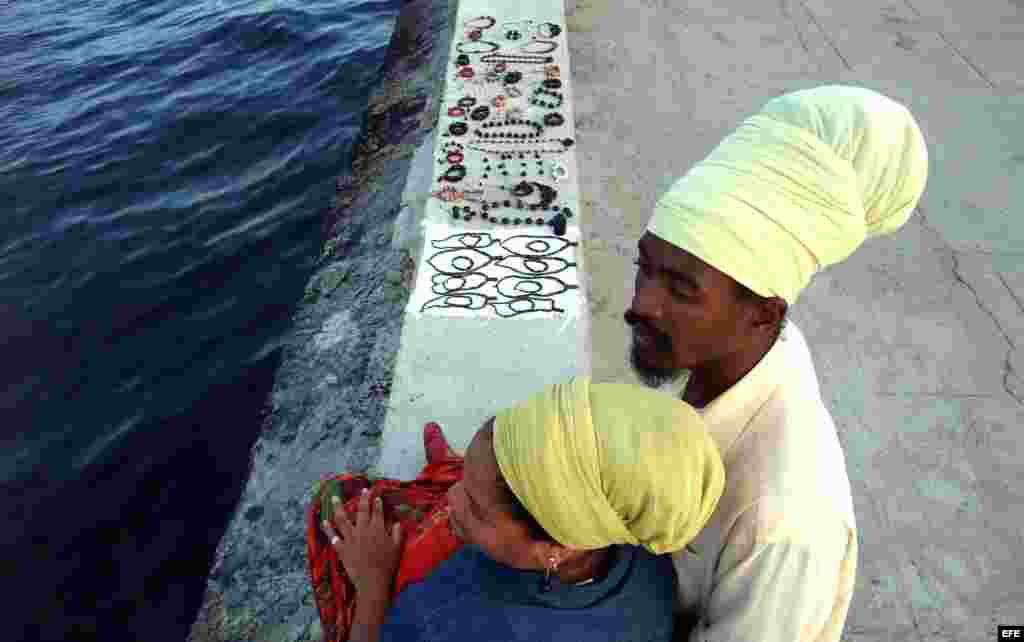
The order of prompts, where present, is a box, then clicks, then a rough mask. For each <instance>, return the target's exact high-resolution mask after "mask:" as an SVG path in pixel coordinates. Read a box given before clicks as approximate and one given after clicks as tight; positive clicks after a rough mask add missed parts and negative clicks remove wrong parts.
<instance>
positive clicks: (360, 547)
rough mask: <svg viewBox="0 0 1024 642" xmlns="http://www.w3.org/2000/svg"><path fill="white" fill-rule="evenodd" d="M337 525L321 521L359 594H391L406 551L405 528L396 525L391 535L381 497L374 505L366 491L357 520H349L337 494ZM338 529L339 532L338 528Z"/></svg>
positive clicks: (335, 516) (335, 519)
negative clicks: (404, 543) (385, 523)
mask: <svg viewBox="0 0 1024 642" xmlns="http://www.w3.org/2000/svg"><path fill="white" fill-rule="evenodd" d="M332 501H333V503H334V519H333V522H334V524H333V525H332V524H331V523H330V522H328V521H327V520H324V521H323V523H322V524H321V526H322V528H323V530H324V533H325V534H326V535H327V538H328V539H329V540H330V541H331V546H333V547H334V550H335V551H336V552H337V553H338V557H339V558H341V563H342V564H343V565H344V567H345V572H346V573H348V577H349V579H351V580H352V584H353V585H354V586H355V588H356V592H358V593H368V592H371V591H373V592H377V593H384V594H385V595H390V593H391V583H392V582H393V581H394V578H395V572H396V571H397V570H398V562H399V560H400V558H401V553H402V530H401V527H400V525H399V524H397V523H396V524H395V525H394V528H392V529H391V534H390V535H389V534H388V529H387V526H385V525H384V508H383V505H382V504H381V500H380V498H379V497H378V498H377V500H376V501H374V502H373V505H371V504H370V494H369V493H368V492H366V491H363V495H362V497H360V498H359V510H358V513H357V515H356V523H355V524H353V523H352V522H350V521H349V519H348V516H347V515H345V511H344V509H343V508H342V504H341V501H340V500H339V499H338V498H337V497H333V498H332ZM335 526H336V527H337V529H338V532H335V530H334V527H335Z"/></svg>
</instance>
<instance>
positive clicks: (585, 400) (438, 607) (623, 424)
mask: <svg viewBox="0 0 1024 642" xmlns="http://www.w3.org/2000/svg"><path fill="white" fill-rule="evenodd" d="M427 437H428V439H426V441H428V442H429V443H427V451H428V465H427V468H426V469H425V471H424V472H425V474H421V476H420V477H419V478H417V480H416V482H411V484H415V483H417V482H419V483H421V486H420V487H411V486H410V487H409V488H410V489H412V490H417V491H418V492H419V491H421V492H424V493H425V492H427V491H426V489H425V487H424V486H423V484H427V483H436V484H437V485H438V486H440V485H444V481H436V480H432V479H431V478H430V475H429V474H427V473H429V472H430V471H431V470H433V471H435V472H436V471H437V470H438V468H437V467H438V466H442V465H448V466H452V468H451V469H448V473H449V474H451V478H457V479H455V481H453V482H449V483H448V490H447V493H446V494H445V495H444V496H441V495H440V494H437V495H436V498H437V500H436V501H437V503H436V505H435V506H433V507H432V512H431V515H432V517H429V518H424V517H423V516H421V517H420V518H419V519H413V520H411V521H412V522H414V524H412V525H410V524H409V521H410V520H406V521H404V522H403V521H399V522H398V523H397V524H395V526H394V527H393V528H390V529H389V528H388V526H387V522H388V521H389V517H388V513H389V512H390V513H392V516H391V517H390V519H391V520H395V519H396V516H397V514H398V513H399V512H401V511H399V509H398V506H400V505H401V504H400V503H399V504H396V503H395V502H396V501H400V500H395V499H394V495H392V498H393V499H392V501H391V502H390V503H391V507H390V510H389V508H388V502H380V501H379V500H378V499H376V498H373V499H372V501H371V498H372V497H373V496H374V494H375V493H376V492H377V490H383V491H388V490H394V489H395V488H396V486H395V485H396V484H398V483H397V482H390V481H382V482H377V483H376V485H375V486H374V487H373V488H374V489H376V490H370V491H369V492H365V493H363V494H362V495H361V496H360V497H359V498H352V499H349V500H348V501H344V502H343V501H339V502H338V503H336V504H334V505H335V509H334V511H333V515H332V520H321V523H320V529H321V530H320V532H319V533H318V534H317V539H316V541H313V538H312V537H311V538H310V547H309V553H310V555H311V563H312V565H313V566H316V563H314V560H317V559H322V558H320V557H317V556H318V555H320V553H321V552H322V551H323V550H328V551H331V552H333V553H335V554H336V556H337V557H338V558H340V562H341V564H340V566H341V567H342V568H343V571H344V574H345V575H346V576H347V580H348V582H350V583H351V586H352V588H354V594H355V596H356V597H357V598H358V599H356V600H355V606H354V607H352V606H351V604H350V603H349V604H345V605H343V608H336V609H334V610H333V611H332V608H331V607H330V606H328V607H327V608H326V610H327V611H329V612H330V613H334V614H337V613H350V614H351V619H349V618H348V617H347V616H342V617H335V619H334V620H333V621H331V619H330V617H328V618H325V617H324V610H325V608H324V606H323V603H322V599H323V597H324V595H323V594H322V593H320V592H318V606H321V619H322V620H325V619H326V620H328V621H327V622H325V632H326V633H327V639H338V640H344V639H350V640H352V641H353V642H356V641H358V642H375V641H378V640H380V641H381V642H383V641H392V640H395V641H397V640H401V641H403V642H406V641H408V642H414V641H426V640H431V641H438V642H440V641H447V640H453V641H454V640H466V639H470V640H473V641H474V642H499V641H513V640H524V641H525V640H530V641H531V642H537V641H544V640H552V641H554V640H587V641H588V642H599V641H601V640H608V641H613V640H614V641H616V642H622V641H629V640H637V641H644V642H648V641H655V640H665V641H668V640H670V639H671V637H672V608H673V600H674V595H675V573H674V570H673V565H672V562H671V558H670V557H669V556H668V555H662V554H663V553H669V552H674V551H678V550H680V549H682V548H683V547H684V546H685V545H686V544H687V543H688V542H689V541H690V540H691V539H693V537H694V536H695V535H696V534H697V533H698V532H699V531H700V529H701V528H702V527H703V526H704V524H705V523H706V522H707V520H708V518H709V517H710V516H711V514H712V512H713V511H714V509H715V506H716V505H717V503H718V499H719V497H720V496H721V493H722V489H723V486H724V469H723V466H722V461H721V458H720V456H719V454H718V451H717V449H716V448H715V445H714V443H713V441H712V440H711V438H710V436H709V435H708V434H707V433H706V432H705V430H704V427H703V425H702V422H701V420H700V417H699V415H698V414H697V413H696V411H695V410H694V409H693V408H692V407H691V406H689V405H687V404H686V403H684V402H682V401H680V400H678V399H673V398H672V397H670V396H668V395H664V394H661V393H658V392H655V391H651V390H647V389H644V388H640V387H637V386H629V385H624V384H591V382H590V379H589V378H587V377H579V378H575V379H573V380H571V381H569V382H568V383H564V384H556V385H553V386H549V387H548V388H546V389H545V390H544V391H543V392H541V393H539V394H537V395H535V396H533V397H532V398H530V399H529V400H527V401H526V402H524V403H521V404H518V405H516V406H514V407H513V408H510V409H508V410H505V411H503V412H500V413H498V414H497V415H496V416H495V417H493V418H492V419H489V420H488V421H487V422H485V424H484V426H483V427H482V428H481V429H480V430H479V431H477V433H476V435H475V436H474V437H473V440H472V442H470V445H469V448H468V449H467V451H466V456H465V459H464V460H460V459H459V458H457V457H455V456H454V453H451V451H450V450H448V449H447V448H446V446H445V444H444V443H443V439H442V438H441V437H440V435H439V432H438V431H436V430H433V429H428V435H427ZM439 440H440V441H439ZM432 466H433V467H435V468H433V469H431V467H432ZM367 484H368V482H367ZM377 485H383V486H380V487H379V488H378V486H377ZM435 490H436V488H435ZM320 499H322V494H321V497H320ZM343 506H344V507H343ZM317 507H320V508H319V510H320V512H321V513H326V511H325V510H324V508H323V507H322V505H321V504H320V503H319V502H314V504H313V510H312V511H311V518H317V517H319V516H320V515H313V513H315V512H316V509H317ZM346 507H347V510H346ZM407 512H408V511H407ZM353 513H355V520H354V523H353V520H352V519H351V518H350V515H352V514H353ZM312 523H313V522H311V524H312ZM424 525H425V526H424ZM438 532H440V533H442V535H437V533H438ZM409 533H412V537H411V538H410V539H411V541H409V540H405V541H404V543H403V537H404V536H405V535H407V534H409ZM445 533H447V534H451V533H454V536H455V538H456V542H457V544H456V546H455V547H454V548H458V550H457V552H455V553H454V554H452V555H451V556H450V557H449V558H448V559H446V560H444V561H443V563H442V562H441V561H440V560H438V559H434V560H431V561H430V563H429V564H428V565H432V566H436V568H435V569H434V570H432V571H431V570H429V569H425V568H424V566H425V565H424V563H423V560H422V559H421V560H415V561H414V560H412V559H411V557H412V556H413V555H414V554H413V552H412V550H413V548H415V547H417V546H418V547H419V549H417V550H418V554H421V555H425V556H426V557H430V556H431V555H435V557H441V556H443V555H448V554H450V552H442V553H441V554H436V551H438V550H442V551H443V549H445V548H446V546H447V541H448V540H446V537H445V535H444V534H445ZM310 534H311V535H312V532H311V533H310ZM423 542H429V543H430V544H428V545H424V544H423ZM461 543H465V544H466V546H463V547H459V546H458V544H461ZM318 546H326V547H327V548H326V549H324V548H318ZM430 547H432V548H430ZM428 549H429V550H428ZM409 564H412V565H413V566H417V568H418V570H417V571H410V566H409ZM413 575H418V577H416V578H414V579H410V577H411V576H413ZM316 581H317V578H316V577H315V573H314V583H316ZM346 596H347V597H349V598H350V596H351V593H346ZM338 622H340V623H341V626H338V625H337V623H338ZM346 628H347V629H349V630H342V629H346ZM349 634H350V635H351V637H340V636H343V635H349ZM331 635H335V636H339V637H335V638H331V637H330V636H331Z"/></svg>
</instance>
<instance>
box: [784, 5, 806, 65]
mask: <svg viewBox="0 0 1024 642" xmlns="http://www.w3.org/2000/svg"><path fill="white" fill-rule="evenodd" d="M779 9H780V10H781V11H782V15H783V16H785V18H786V20H788V21H789V23H790V24H791V25H793V30H794V31H796V39H797V40H799V41H800V46H801V47H803V50H804V53H806V54H807V55H811V50H810V48H808V46H807V41H806V40H804V30H803V29H801V28H800V24H799V23H798V22H797V21H796V16H794V15H793V12H792V11H790V9H789V0H779Z"/></svg>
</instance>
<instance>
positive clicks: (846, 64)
mask: <svg viewBox="0 0 1024 642" xmlns="http://www.w3.org/2000/svg"><path fill="white" fill-rule="evenodd" d="M800 6H801V7H803V8H804V11H806V12H807V15H808V16H810V18H811V20H812V21H813V22H814V25H815V26H816V27H817V28H818V31H820V32H821V35H822V36H823V37H824V38H825V41H826V42H828V44H829V46H830V47H832V51H834V52H836V55H837V56H839V59H840V60H842V61H843V66H844V67H846V69H847V71H853V67H851V66H850V63H849V62H848V61H847V60H846V57H845V56H843V54H842V52H840V51H839V47H838V46H836V43H835V42H834V41H833V40H832V38H831V37H830V36H829V35H828V32H827V31H825V27H823V26H821V23H820V22H818V17H817V16H815V15H814V12H813V11H811V10H810V8H809V7H808V6H807V5H806V4H805V3H804V2H802V0H801V2H800Z"/></svg>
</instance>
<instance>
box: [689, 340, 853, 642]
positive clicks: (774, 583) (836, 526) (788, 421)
mask: <svg viewBox="0 0 1024 642" xmlns="http://www.w3.org/2000/svg"><path fill="white" fill-rule="evenodd" d="M698 411H699V412H700V413H701V415H702V417H703V418H704V421H705V422H706V424H707V427H708V430H709V432H710V433H711V435H712V437H713V438H714V439H715V441H716V443H717V445H718V448H719V451H720V452H721V454H722V458H723V460H724V461H725V469H726V489H725V494H724V495H723V496H722V499H721V501H720V503H719V504H718V507H717V509H716V510H715V513H714V514H713V515H712V517H711V520H710V522H708V525H707V526H706V527H705V528H704V530H703V531H702V532H701V534H700V535H699V536H698V537H697V539H695V540H694V541H693V542H691V544H690V547H689V548H690V549H692V550H693V551H694V552H690V551H687V550H685V549H684V550H683V551H680V552H679V553H676V554H674V555H673V560H674V562H675V566H676V572H677V576H678V581H679V594H678V595H679V604H678V605H677V606H678V608H679V609H680V611H682V612H686V613H699V615H700V616H701V621H700V623H699V624H698V625H697V626H696V627H695V628H694V630H693V632H692V633H691V636H690V642H710V641H712V640H713V641H714V642H835V641H837V640H839V639H840V635H841V634H842V630H843V625H844V623H845V621H846V615H847V611H848V610H849V607H850V600H851V598H852V596H853V587H854V580H855V579H856V568H857V525H856V520H855V518H854V512H853V498H852V495H851V493H850V482H849V478H848V477H847V474H846V462H845V458H844V455H843V451H842V448H841V447H840V444H839V438H838V435H837V433H836V428H835V424H834V423H833V420H832V417H831V415H830V413H829V411H828V410H827V409H826V408H825V406H824V404H823V402H822V400H821V393H820V390H819V387H818V379H817V375H816V373H815V371H814V365H813V362H812V360H811V355H810V352H809V350H808V348H807V343H806V341H805V340H804V337H803V334H802V333H801V332H800V331H799V329H798V328H797V327H796V326H795V325H794V324H793V323H792V321H790V322H789V323H788V325H787V327H786V328H785V329H784V330H783V333H782V335H781V337H780V339H779V340H778V341H777V342H776V343H775V345H774V346H773V347H772V348H771V350H769V351H768V353H767V354H766V355H765V356H764V358H763V359H761V361H760V362H759V363H758V364H757V365H756V366H755V367H754V369H753V370H751V371H750V372H749V373H747V375H746V376H745V377H743V379H741V380H740V381H738V382H737V383H736V384H734V385H733V386H732V387H731V388H729V389H728V390H726V391H725V392H724V393H722V394H721V395H720V396H719V397H718V398H716V399H714V400H713V401H711V403H709V404H708V405H707V406H705V407H704V408H703V409H698Z"/></svg>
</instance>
